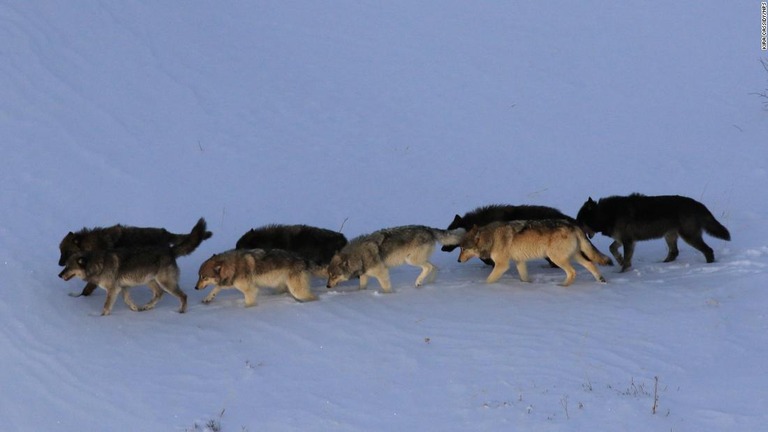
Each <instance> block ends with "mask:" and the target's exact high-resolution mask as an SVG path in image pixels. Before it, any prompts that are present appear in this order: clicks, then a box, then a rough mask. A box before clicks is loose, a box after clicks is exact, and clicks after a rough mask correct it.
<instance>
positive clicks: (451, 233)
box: [432, 228, 467, 250]
mask: <svg viewBox="0 0 768 432" xmlns="http://www.w3.org/2000/svg"><path fill="white" fill-rule="evenodd" d="M432 232H434V233H435V238H436V239H437V241H438V242H440V244H441V245H443V246H458V245H459V243H461V240H462V239H463V238H464V234H466V233H467V230H465V229H464V228H456V229H452V230H443V229H437V228H433V230H432ZM443 250H445V249H443ZM451 250H453V249H451Z"/></svg>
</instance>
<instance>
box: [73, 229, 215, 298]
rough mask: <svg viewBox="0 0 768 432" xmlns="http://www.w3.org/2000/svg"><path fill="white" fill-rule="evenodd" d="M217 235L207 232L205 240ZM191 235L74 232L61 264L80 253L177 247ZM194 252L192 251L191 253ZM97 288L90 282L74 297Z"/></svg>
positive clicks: (135, 231)
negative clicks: (150, 247)
mask: <svg viewBox="0 0 768 432" xmlns="http://www.w3.org/2000/svg"><path fill="white" fill-rule="evenodd" d="M201 223H204V220H203V219H200V220H199V221H197V225H195V227H197V226H198V225H200V224H201ZM193 230H194V228H193ZM212 235H213V234H212V233H211V232H210V231H205V232H204V234H203V240H205V239H208V238H210V237H211V236H212ZM189 236H190V234H174V233H172V232H169V231H167V230H165V229H164V228H140V227H132V226H126V225H114V226H111V227H107V228H83V229H81V230H80V231H77V232H72V231H70V232H69V233H67V235H65V236H64V238H63V239H62V240H61V243H59V251H60V252H61V256H60V257H59V265H60V266H63V265H64V264H65V263H66V262H67V259H68V258H69V257H70V256H71V255H72V254H75V253H78V252H93V251H99V250H102V251H103V250H109V249H120V248H134V247H141V246H173V245H176V244H180V243H181V242H183V241H184V240H186V239H187V238H188V237H189ZM190 253H191V252H190ZM95 289H96V285H94V284H92V283H88V284H86V285H85V287H83V290H82V292H81V293H80V294H71V295H73V296H74V297H79V296H89V295H91V293H93V291H94V290H95Z"/></svg>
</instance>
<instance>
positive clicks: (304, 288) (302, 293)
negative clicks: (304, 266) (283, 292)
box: [287, 272, 317, 302]
mask: <svg viewBox="0 0 768 432" xmlns="http://www.w3.org/2000/svg"><path fill="white" fill-rule="evenodd" d="M287 285H288V292H289V293H291V295H292V296H293V298H295V299H296V300H298V301H300V302H308V301H313V300H317V296H316V295H314V294H312V291H311V290H310V289H309V274H307V273H303V272H302V273H300V274H297V275H296V276H292V277H291V278H289V279H288V284H287Z"/></svg>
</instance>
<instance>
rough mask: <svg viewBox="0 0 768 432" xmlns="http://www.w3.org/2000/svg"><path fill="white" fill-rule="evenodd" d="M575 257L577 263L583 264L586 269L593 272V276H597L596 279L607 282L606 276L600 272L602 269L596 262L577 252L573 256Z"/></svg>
mask: <svg viewBox="0 0 768 432" xmlns="http://www.w3.org/2000/svg"><path fill="white" fill-rule="evenodd" d="M573 259H575V260H576V262H577V263H579V264H581V265H582V266H583V267H584V268H585V269H587V270H588V271H589V272H590V273H592V276H594V277H595V280H596V281H598V282H605V278H604V277H603V275H601V274H600V270H598V269H597V267H596V266H595V263H593V262H592V261H590V260H588V259H586V258H584V256H583V255H582V254H580V253H576V254H575V255H574V256H573Z"/></svg>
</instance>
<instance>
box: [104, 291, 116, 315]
mask: <svg viewBox="0 0 768 432" xmlns="http://www.w3.org/2000/svg"><path fill="white" fill-rule="evenodd" d="M104 288H105V289H106V290H107V299H106V300H105V301H104V308H103V309H102V310H101V315H102V316H105V315H109V314H110V313H111V312H112V307H114V306H115V301H116V300H117V294H118V293H119V292H120V287H114V286H109V287H104Z"/></svg>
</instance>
